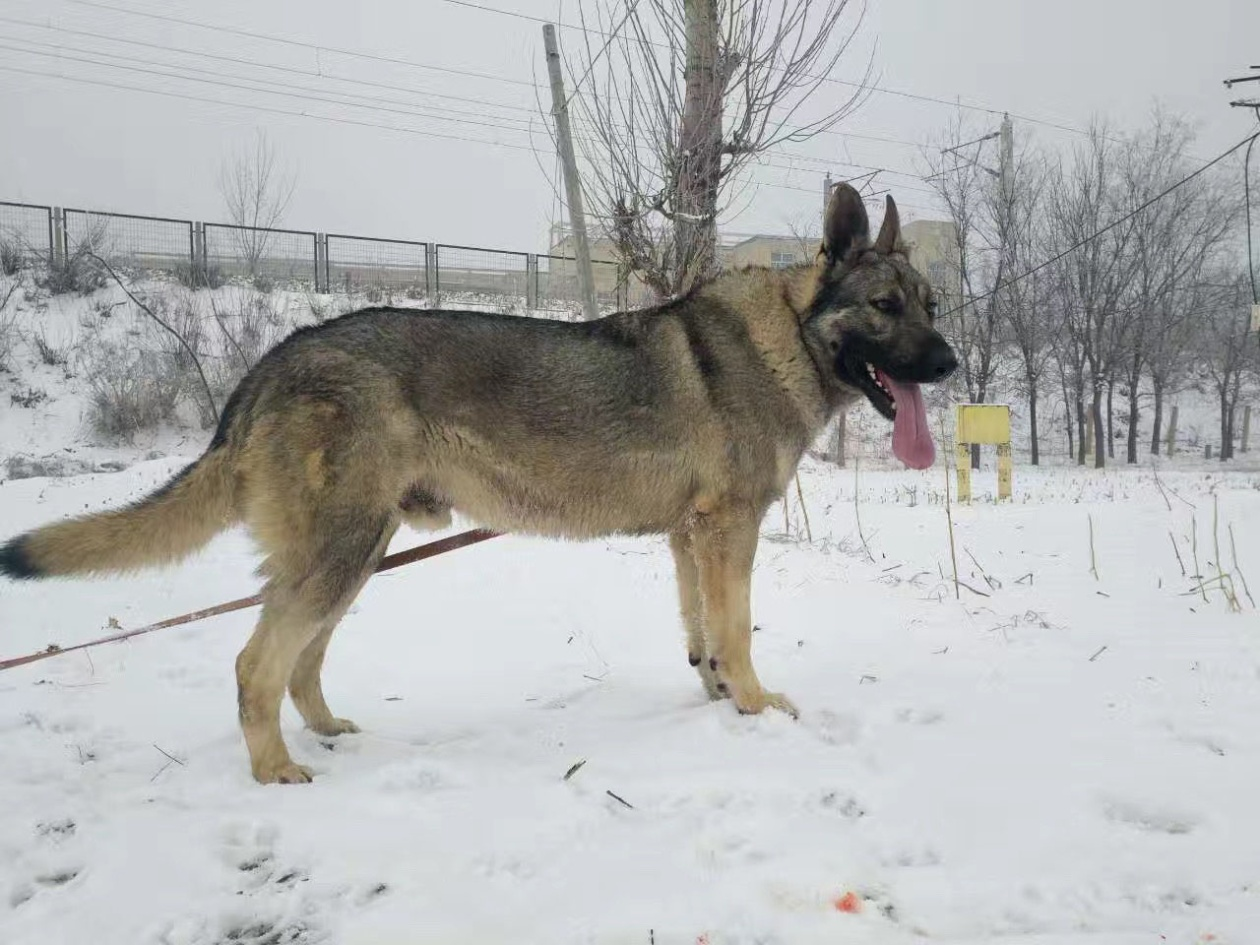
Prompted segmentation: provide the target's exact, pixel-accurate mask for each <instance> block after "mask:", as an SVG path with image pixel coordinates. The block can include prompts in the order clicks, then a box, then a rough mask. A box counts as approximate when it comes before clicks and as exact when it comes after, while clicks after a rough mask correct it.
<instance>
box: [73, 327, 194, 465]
mask: <svg viewBox="0 0 1260 945" xmlns="http://www.w3.org/2000/svg"><path fill="white" fill-rule="evenodd" d="M84 376H85V378H86V380H87V384H88V390H89V391H90V398H89V402H88V412H87V420H88V424H89V425H90V426H91V428H92V430H93V431H94V432H95V433H96V434H97V435H99V436H103V437H107V438H110V439H118V440H124V441H126V442H128V443H130V442H132V441H134V439H135V437H136V434H137V433H140V432H141V431H143V430H149V429H153V428H155V427H157V426H158V425H159V424H161V423H164V422H167V421H170V420H173V419H174V418H175V413H176V409H177V407H178V405H179V399H180V395H181V394H182V392H183V390H184V382H183V380H182V379H181V378H180V376H179V374H178V372H176V371H175V370H174V366H173V365H172V364H171V363H170V361H169V360H168V359H167V358H165V357H163V355H162V354H161V353H160V352H155V351H151V350H144V349H140V348H130V347H127V348H125V347H121V346H118V345H113V344H108V343H103V344H101V345H99V346H97V347H95V348H94V349H93V352H92V357H91V361H90V362H89V363H88V364H87V365H86V366H85V369H84Z"/></svg>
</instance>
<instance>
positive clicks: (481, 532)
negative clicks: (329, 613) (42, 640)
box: [0, 528, 502, 672]
mask: <svg viewBox="0 0 1260 945" xmlns="http://www.w3.org/2000/svg"><path fill="white" fill-rule="evenodd" d="M500 534H502V533H501V532H491V531H486V530H485V529H481V528H475V529H473V530H472V531H467V532H461V533H460V534H458V535H451V536H450V537H449V538H439V539H438V540H437V541H431V542H429V543H428V544H424V545H417V546H416V547H415V548H409V549H408V550H406V551H399V552H395V553H394V554H392V555H386V556H385V557H384V558H382V559H381V563H380V564H378V565H377V566H376V569H375V571H374V572H373V573H374V574H380V573H381V572H382V571H390V570H393V569H394V568H401V567H402V566H403V565H405V564H412V563H414V562H416V561H423V560H424V559H425V558H432V557H434V556H435V555H440V554H445V553H446V552H448V551H456V550H458V549H460V548H467V547H468V546H469V545H475V544H477V543H478V542H482V541H486V540H487V539H489V538H497V537H499V535H500ZM261 603H262V595H261V594H254V595H253V596H251V597H242V598H240V599H239V600H232V601H228V602H227V603H226V604H216V605H215V606H213V607H206V608H205V609H204V610H194V611H193V612H192V613H189V614H182V615H180V616H178V617H170V618H168V619H166V620H159V621H158V622H157V623H151V624H148V625H147V626H144V627H137V628H136V629H135V630H124V631H123V632H122V633H115V634H113V635H112V636H108V637H101V638H100V639H99V640H91V641H89V642H88V643H79V644H76V645H75V646H66V647H61V646H57V645H55V644H54V645H53V646H50V647H48V649H46V650H40V651H39V652H38V653H30V654H27V655H26V656H15V657H13V658H12V659H7V660H0V672H3V671H4V670H6V669H13V668H14V667H15V666H25V665H26V664H27V663H37V662H39V661H40V660H46V659H48V658H49V657H50V656H60V655H61V654H63V653H73V652H74V651H75V650H86V649H87V648H88V647H93V646H100V645H101V644H103V643H118V642H120V641H122V640H130V639H131V638H132V637H138V636H143V635H144V634H146V633H152V632H153V631H155V630H165V629H166V628H167V627H178V626H180V625H181V624H185V623H193V622H195V621H197V620H205V619H206V618H207V617H217V616H218V615H219V614H230V613H231V612H232V611H234V610H244V609H245V608H246V607H256V606H258V605H259V604H261Z"/></svg>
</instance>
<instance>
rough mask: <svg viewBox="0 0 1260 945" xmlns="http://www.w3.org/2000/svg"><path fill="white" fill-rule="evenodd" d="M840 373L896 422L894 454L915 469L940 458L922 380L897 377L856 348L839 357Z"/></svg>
mask: <svg viewBox="0 0 1260 945" xmlns="http://www.w3.org/2000/svg"><path fill="white" fill-rule="evenodd" d="M836 373H837V374H838V375H839V377H840V379H841V380H843V381H844V382H845V383H847V384H849V385H850V386H852V387H856V388H857V389H858V390H860V391H861V392H862V393H863V394H865V395H866V399H867V400H869V401H870V403H871V406H872V407H874V408H875V409H876V410H878V411H879V412H880V413H881V414H883V415H884V416H885V417H887V418H888V419H889V420H891V421H892V422H893V440H892V448H893V455H894V456H896V457H897V458H898V459H899V460H901V461H902V462H903V463H905V464H906V465H907V466H909V467H910V468H911V469H927V468H928V467H929V466H931V465H932V463H933V462H934V461H935V459H936V444H935V443H934V442H933V440H932V431H931V428H930V427H929V426H928V419H927V409H926V407H925V406H924V403H923V393H922V391H920V390H919V385H918V384H916V383H913V382H910V381H896V380H893V379H892V378H891V377H889V376H888V374H887V373H886V372H885V371H883V370H882V369H880V368H878V367H876V366H875V365H874V364H872V363H871V362H869V361H867V360H866V359H865V358H863V357H861V356H860V355H859V354H857V353H856V352H852V351H842V352H841V354H840V355H839V357H837V359H836Z"/></svg>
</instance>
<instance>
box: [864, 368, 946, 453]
mask: <svg viewBox="0 0 1260 945" xmlns="http://www.w3.org/2000/svg"><path fill="white" fill-rule="evenodd" d="M878 373H879V379H880V382H881V383H883V385H884V386H885V387H887V388H888V389H889V390H890V391H892V395H893V400H894V401H895V402H896V404H897V416H896V418H895V419H894V420H893V441H892V447H893V455H894V456H896V457H897V458H898V459H899V460H901V461H902V462H903V463H905V464H906V465H907V466H909V467H910V468H911V469H927V468H928V467H929V466H931V465H932V462H933V460H935V459H936V444H935V443H933V442H932V431H931V429H929V427H928V419H927V410H926V408H924V406H923V393H922V391H920V390H919V385H918V384H902V383H900V382H898V381H894V380H893V379H892V378H891V377H889V376H888V375H887V374H885V373H884V372H883V371H879V372H878Z"/></svg>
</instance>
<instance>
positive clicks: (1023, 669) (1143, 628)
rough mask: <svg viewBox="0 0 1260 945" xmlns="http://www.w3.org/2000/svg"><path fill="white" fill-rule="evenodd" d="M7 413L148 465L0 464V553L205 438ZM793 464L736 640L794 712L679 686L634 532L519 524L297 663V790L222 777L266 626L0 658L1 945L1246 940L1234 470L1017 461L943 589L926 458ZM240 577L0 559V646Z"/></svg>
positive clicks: (1258, 698)
mask: <svg viewBox="0 0 1260 945" xmlns="http://www.w3.org/2000/svg"><path fill="white" fill-rule="evenodd" d="M54 381H55V379H53V378H50V379H48V380H47V382H46V384H47V386H49V387H53V386H54ZM5 383H6V384H11V383H14V381H13V380H12V379H8V380H6V381H5ZM23 383H25V381H23ZM39 383H45V381H39ZM5 390H7V388H5ZM56 393H57V396H58V397H60V398H62V399H61V402H62V403H63V405H64V404H73V403H74V402H75V401H74V398H73V396H72V393H70V392H66V391H63V390H62V389H61V388H56ZM5 401H7V397H6V398H5ZM56 402H57V401H56V400H54V404H55V403H56ZM24 409H25V408H12V409H10V408H9V407H8V406H7V403H0V420H3V424H7V425H2V426H0V430H2V431H4V434H5V438H6V439H5V449H4V450H3V451H0V452H7V451H9V450H11V449H12V450H14V451H16V449H17V448H18V447H19V446H20V447H21V449H22V450H24V451H27V452H32V453H33V452H39V451H42V452H43V453H52V452H55V451H56V450H58V449H71V448H73V449H75V450H80V451H82V453H83V454H86V455H89V456H91V457H92V460H93V461H94V462H99V461H100V459H101V458H102V457H106V456H108V455H114V456H116V457H117V458H120V459H121V460H122V461H125V462H127V463H132V462H133V461H134V460H136V459H141V460H142V461H140V462H134V464H132V465H128V468H126V469H125V470H123V471H120V472H93V473H88V474H85V475H78V476H73V477H63V478H47V477H30V478H22V479H13V480H9V481H6V482H3V483H0V537H3V536H7V535H9V534H11V533H13V532H17V531H20V530H22V529H25V528H28V527H31V526H34V525H37V524H40V523H42V522H44V521H47V520H49V519H52V518H56V517H58V516H62V515H68V514H72V513H78V512H81V511H85V510H89V509H93V508H100V507H105V506H108V505H116V504H118V503H121V502H124V501H127V500H129V499H131V498H134V497H137V496H139V495H140V494H142V493H143V492H145V491H147V490H149V489H151V488H153V487H154V486H155V485H157V484H159V483H160V482H162V481H164V479H165V478H166V477H168V476H169V475H170V474H171V473H172V472H173V471H174V470H176V469H178V468H179V467H180V465H181V464H182V463H183V462H185V461H186V460H187V459H190V458H192V457H193V456H195V455H196V453H197V452H198V450H199V449H200V446H201V445H202V442H203V440H204V436H203V434H202V433H201V432H200V431H198V432H196V433H192V434H185V435H184V436H186V439H185V440H184V441H182V442H181V440H180V437H179V435H176V434H166V435H164V438H161V439H159V440H155V441H154V442H145V443H138V444H136V445H133V446H131V447H128V448H126V449H123V448H116V450H115V452H114V453H113V454H109V453H108V451H107V450H106V449H105V447H102V446H95V447H93V446H89V445H84V436H83V434H82V432H81V430H80V429H79V428H78V426H76V424H75V423H73V422H71V420H70V419H67V417H72V414H73V409H72V408H70V407H64V406H63V407H62V408H57V409H60V410H62V413H63V414H65V415H66V416H62V417H61V419H58V418H57V416H54V415H53V414H45V415H43V416H45V417H46V419H45V421H42V422H45V423H46V424H47V426H46V427H45V432H44V434H43V435H42V439H41V437H40V435H39V434H38V433H35V432H29V433H28V432H23V431H28V429H29V430H38V429H39V426H38V423H36V422H35V421H34V420H32V418H33V417H36V416H39V415H38V414H35V413H30V414H26V413H23V414H21V415H20V416H16V415H15V411H17V410H24ZM15 417H16V418H15ZM22 424H29V425H30V426H29V428H28V426H22ZM18 433H21V434H22V436H23V437H25V439H23V440H22V442H21V443H20V444H18V443H17V442H16V436H17V434H18ZM10 436H13V437H14V438H15V439H10V438H9V437H10ZM150 451H154V452H161V453H169V454H170V455H166V456H163V457H162V458H157V459H151V460H147V461H144V460H143V457H144V456H146V455H148V454H149V452H150ZM1250 455H1252V456H1254V455H1255V454H1250ZM0 459H3V456H0ZM802 481H803V486H804V493H805V499H806V507H807V509H808V512H809V524H810V528H811V530H812V534H813V541H812V542H811V541H808V540H806V538H805V534H804V532H805V522H804V517H803V515H802V510H801V507H800V504H799V502H798V501H797V500H796V498H795V496H793V497H792V501H791V503H790V507H789V516H788V520H787V523H786V526H785V521H784V514H783V509H782V507H777V508H774V509H772V510H771V512H770V514H769V515H768V516H767V519H766V521H765V523H764V528H763V535H764V540H763V544H762V546H761V550H760V553H759V556H758V559H757V569H756V572H755V576H754V614H755V619H756V621H757V624H758V627H759V630H758V632H757V633H756V635H755V639H754V657H755V659H756V660H757V665H758V669H759V672H760V674H761V676H762V678H763V680H764V681H765V682H766V684H767V686H769V687H771V688H775V689H781V690H783V691H785V692H786V693H787V694H788V695H790V696H791V697H792V698H793V699H794V700H795V701H796V702H797V704H798V705H799V706H800V707H801V709H802V715H801V718H800V719H799V720H798V721H793V720H791V719H789V718H787V717H785V716H783V715H779V714H767V715H764V716H760V717H741V716H739V715H737V714H736V713H735V712H734V711H733V709H732V708H731V706H730V705H729V704H721V703H716V704H711V703H708V702H707V701H705V699H704V698H703V693H702V690H701V688H700V685H699V681H698V679H697V678H696V676H695V673H694V671H693V670H692V669H691V668H690V667H689V666H688V665H687V662H686V654H685V651H684V648H683V643H682V630H681V627H680V625H679V621H678V618H677V616H676V605H675V591H674V585H673V569H672V564H671V562H670V556H669V552H668V549H667V548H666V546H665V543H664V542H663V541H660V540H655V539H633V540H632V539H625V540H616V541H596V542H590V543H586V544H561V543H553V542H544V541H536V540H528V539H523V538H517V537H511V536H509V537H503V538H499V539H496V540H494V541H491V542H488V543H485V544H482V545H478V546H476V547H474V548H470V549H466V550H463V551H459V552H456V553H453V554H450V555H445V556H442V557H439V558H436V559H433V560H430V561H427V562H424V563H422V564H419V565H415V566H412V567H409V568H405V569H403V570H400V571H397V572H393V573H391V574H389V575H383V576H379V577H377V578H375V579H373V580H372V581H371V582H370V583H369V584H368V586H367V588H366V589H365V590H364V592H363V594H362V595H361V596H360V598H359V600H358V602H357V603H356V605H355V606H354V608H353V609H352V611H351V612H350V614H349V615H348V616H347V617H346V619H345V620H344V622H343V624H342V626H341V628H340V630H339V631H338V633H337V635H336V636H335V637H334V640H333V644H332V647H331V649H330V652H329V658H328V663H327V669H326V674H325V687H324V688H325V692H326V693H327V694H328V699H329V702H330V704H331V705H332V707H333V709H334V711H335V712H337V713H339V714H342V715H345V716H347V717H349V718H352V719H354V720H355V721H356V722H358V723H359V724H360V725H361V726H362V727H363V729H364V732H363V733H362V734H360V735H354V736H344V737H341V738H338V739H335V740H334V739H326V738H322V737H318V736H315V735H313V734H311V733H309V732H306V731H304V730H303V729H302V728H301V725H300V721H299V720H298V718H297V715H296V713H295V712H294V711H293V710H292V708H291V707H290V706H288V705H287V704H286V706H285V709H284V716H283V724H284V729H285V735H286V738H287V739H288V741H289V744H290V746H291V748H292V750H293V753H294V755H295V758H296V759H297V760H298V761H300V762H303V763H307V764H310V765H312V766H313V767H314V768H315V770H316V772H317V778H316V781H315V782H314V783H313V784H311V785H304V786H267V787H262V786H259V785H257V784H256V783H254V782H253V781H252V780H251V778H250V775H249V768H248V763H247V759H246V754H245V749H244V745H243V742H242V740H241V736H240V733H239V729H238V727H237V724H236V718H235V712H236V706H235V683H234V677H233V660H234V658H235V655H236V653H237V651H238V650H239V649H240V647H241V646H242V645H243V643H244V641H245V639H246V637H247V635H248V633H249V632H250V629H251V627H252V623H253V620H254V619H255V617H256V612H254V611H242V612H238V613H235V614H231V615H226V616H222V617H218V618H214V619H210V620H206V621H203V622H201V623H198V624H192V625H189V626H184V627H179V628H175V629H170V630H166V631H162V632H160V633H156V634H152V635H150V636H146V637H142V638H138V639H136V640H134V641H131V642H128V643H124V644H114V645H109V646H105V647H101V648H98V649H95V650H90V651H87V652H86V653H74V654H66V655H62V656H58V657H54V658H52V659H50V660H47V661H44V662H41V663H37V664H34V665H31V666H27V667H23V668H19V669H14V670H10V671H7V672H0V750H2V757H3V762H0V810H3V812H4V813H3V816H0V943H4V945H50V943H63V942H64V943H82V942H92V943H99V945H115V943H117V945H137V943H141V945H147V943H162V945H229V943H232V945H236V943H246V945H282V943H297V942H302V943H321V942H322V943H347V945H384V943H390V945H393V943H408V945H411V943H443V945H446V943H474V942H476V943H486V942H512V943H549V945H550V943H600V945H604V943H609V945H611V943H617V945H622V943H625V945H649V943H653V942H654V943H659V945H675V943H678V945H695V943H708V945H734V943H745V945H747V943H766V945H769V943H776V945H778V943H782V945H789V943H790V945H796V943H814V942H819V943H822V942H826V943H846V945H847V943H881V945H883V943H893V945H901V943H918V942H923V943H928V942H930V943H974V942H984V943H990V945H999V943H1000V945H1016V943H1019V945H1148V943H1149V945H1156V943H1161V942H1174V943H1187V945H1206V943H1208V942H1214V943H1230V945H1244V943H1251V942H1258V941H1260V805H1257V801H1256V798H1257V789H1258V788H1260V723H1258V722H1257V720H1258V719H1260V619H1257V612H1256V610H1255V607H1254V605H1253V604H1252V603H1251V602H1250V601H1249V600H1248V597H1247V594H1246V592H1245V590H1244V588H1243V586H1242V576H1243V575H1246V576H1247V577H1250V578H1251V579H1252V583H1251V591H1252V593H1260V529H1257V527H1256V523H1257V522H1260V471H1257V469H1256V466H1255V464H1254V463H1252V464H1251V465H1248V464H1247V463H1245V462H1239V463H1237V464H1234V465H1233V466H1232V467H1231V468H1230V469H1229V470H1228V471H1222V470H1220V469H1218V468H1216V465H1215V464H1202V463H1201V462H1200V463H1199V464H1198V465H1196V464H1195V463H1193V462H1192V461H1189V460H1182V461H1178V462H1177V463H1173V464H1168V465H1165V466H1162V467H1161V468H1160V472H1159V475H1158V479H1157V478H1156V475H1155V473H1154V472H1153V471H1152V470H1151V469H1150V468H1144V469H1140V470H1123V469H1121V470H1108V471H1106V472H1104V473H1095V472H1093V471H1082V470H1077V469H1075V468H1072V467H1059V468H1051V469H1047V470H1036V469H1032V468H1028V467H1022V466H1021V467H1017V468H1016V471H1015V496H1014V500H1013V501H1012V502H1011V503H1008V504H1004V505H1002V506H997V505H994V504H992V503H991V502H984V501H977V502H976V503H975V504H974V505H972V506H970V507H958V506H954V508H953V523H954V532H955V541H956V545H957V557H958V570H959V577H960V578H961V580H962V581H963V582H965V583H966V585H967V588H963V589H961V590H960V591H959V593H960V595H961V596H960V597H958V598H956V597H955V587H954V584H953V582H952V580H951V579H950V576H951V558H950V546H949V538H948V529H947V523H946V512H945V507H944V505H943V502H942V500H943V489H944V474H943V472H942V470H941V468H940V466H939V465H938V467H937V468H936V469H934V470H930V471H928V472H926V473H912V472H886V471H874V470H871V471H868V470H867V469H866V468H865V467H863V468H862V469H861V470H860V472H859V474H858V476H857V479H856V481H855V476H854V472H853V470H851V469H850V470H837V469H834V468H831V467H827V466H824V465H821V464H819V463H816V462H814V461H812V460H811V461H807V462H806V464H805V465H804V467H803V469H802ZM975 486H976V492H977V495H978V497H983V496H985V495H986V494H988V493H991V491H992V489H993V474H992V471H991V470H989V471H987V472H985V473H983V474H981V475H980V476H978V477H977V479H976V483H975ZM855 489H856V490H857V493H858V494H857V498H858V499H859V501H858V502H857V503H856V504H855V502H854V496H855ZM1214 513H1215V517H1216V519H1217V525H1216V527H1215V534H1216V538H1215V539H1214V526H1213V522H1214ZM859 515H860V526H859V520H858V517H859ZM1091 522H1092V530H1093V555H1092V564H1093V567H1094V570H1096V572H1097V576H1095V574H1094V573H1092V572H1091V551H1090V530H1091ZM1231 525H1232V526H1233V529H1232V530H1233V539H1234V543H1235V545H1236V554H1235V551H1234V550H1233V549H1231V548H1230V528H1229V526H1231ZM1170 533H1171V538H1170ZM430 537H431V536H430ZM420 540H424V538H423V537H422V536H418V535H416V534H414V533H410V532H408V531H406V530H405V529H404V530H403V532H401V533H400V534H399V536H398V537H397V538H396V539H395V541H394V544H393V550H398V549H401V548H404V547H408V546H410V545H411V544H413V543H415V542H417V541H420ZM1218 544H1219V547H1220V553H1219V555H1218V553H1217V545H1218ZM1174 546H1175V548H1176V550H1174ZM868 549H869V551H868ZM1178 554H1180V561H1179V558H1178ZM1196 556H1197V560H1198V566H1197V569H1196V565H1195V557H1196ZM1218 557H1219V559H1220V560H1219V561H1218ZM257 563H258V558H257V556H256V555H255V553H254V551H253V549H252V548H251V546H250V544H249V542H248V540H247V539H246V538H245V536H244V535H242V534H240V533H229V534H225V535H223V536H221V537H220V538H219V539H217V540H216V541H215V542H213V543H212V544H211V545H210V546H209V547H208V548H207V549H206V550H205V551H204V552H203V553H202V554H200V555H199V556H198V557H196V558H195V559H193V560H192V561H190V562H189V563H187V564H186V565H184V566H182V567H179V568H176V569H172V570H169V571H163V572H151V573H148V574H145V575H143V576H138V577H134V578H127V579H118V580H108V581H105V580H98V581H75V582H57V583H51V582H50V583H36V584H22V585H17V584H0V658H3V657H7V656H14V655H18V654H21V653H26V652H29V651H33V650H37V649H42V648H44V647H47V646H49V645H50V644H59V645H62V646H65V645H69V644H72V643H76V642H80V641H82V640H86V639H89V638H91V637H94V636H97V635H99V634H102V633H107V632H110V627H111V624H112V623H114V622H116V623H117V624H119V625H121V626H122V627H124V628H131V627H136V626H141V625H143V624H146V623H149V622H151V621H154V620H158V619H161V618H163V617H167V616H171V615H175V614H179V613H183V612H185V611H189V610H192V609H195V608H199V607H202V606H207V605H210V604H214V603H218V602H220V601H224V600H228V599H231V598H236V597H241V596H244V595H246V594H249V593H252V592H253V591H254V590H255V589H256V587H257V581H256V579H255V578H254V577H253V576H252V569H253V568H254V567H255V566H256V564H257ZM1183 565H1184V572H1189V574H1186V573H1183ZM1196 570H1197V572H1198V573H1201V574H1203V575H1217V574H1218V573H1219V571H1220V570H1225V571H1230V572H1232V573H1233V577H1234V581H1235V583H1236V585H1237V596H1238V598H1239V599H1240V604H1241V607H1242V610H1241V612H1239V613H1235V612H1232V611H1231V608H1230V607H1229V605H1228V603H1227V600H1226V595H1225V594H1223V593H1222V592H1221V591H1220V590H1219V588H1218V587H1217V586H1215V585H1214V586H1212V587H1210V588H1208V589H1207V590H1206V599H1204V595H1203V594H1201V593H1189V592H1190V591H1191V590H1192V588H1194V586H1195V585H1196V584H1198V583H1200V582H1199V581H1197V580H1195V579H1194V578H1193V577H1192V576H1191V575H1193V574H1194V573H1196ZM579 762H584V764H582V765H581V767H579V768H578V769H577V770H576V771H575V772H574V773H573V774H572V775H571V776H570V777H569V778H568V779H567V780H566V779H565V774H566V772H568V771H570V769H572V768H573V766H575V765H577V764H578V763H579ZM614 795H615V796H614ZM847 894H852V895H849V896H848V898H845V897H846V895H847ZM841 906H844V907H845V908H840V907H841Z"/></svg>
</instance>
